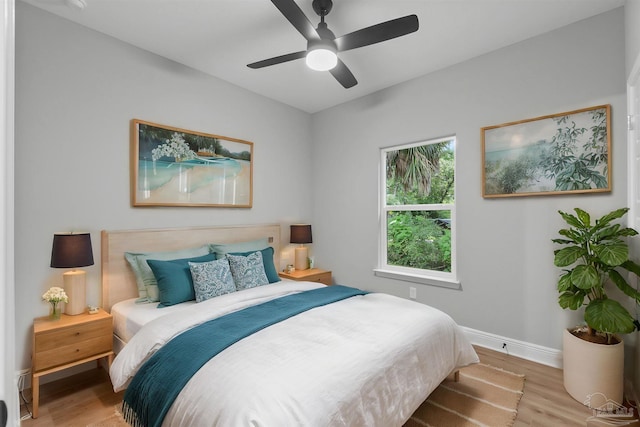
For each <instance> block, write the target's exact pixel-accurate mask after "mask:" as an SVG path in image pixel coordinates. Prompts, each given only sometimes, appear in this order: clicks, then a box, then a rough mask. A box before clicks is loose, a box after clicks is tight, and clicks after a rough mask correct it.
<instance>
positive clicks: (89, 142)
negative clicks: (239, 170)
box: [15, 2, 312, 369]
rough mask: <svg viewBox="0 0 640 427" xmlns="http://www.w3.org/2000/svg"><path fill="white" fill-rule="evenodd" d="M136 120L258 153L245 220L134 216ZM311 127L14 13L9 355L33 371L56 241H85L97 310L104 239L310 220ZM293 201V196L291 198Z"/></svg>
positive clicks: (165, 211)
mask: <svg viewBox="0 0 640 427" xmlns="http://www.w3.org/2000/svg"><path fill="white" fill-rule="evenodd" d="M132 118H139V119H143V120H148V121H151V122H155V123H161V124H165V125H169V126H175V127H181V128H185V129H191V130H196V131H201V132H207V133H213V134H218V135H225V136H229V137H234V138H239V139H244V140H248V141H252V142H254V188H253V190H254V200H253V208H252V209H220V208H132V207H131V206H130V203H129V123H130V120H131V119H132ZM309 126H310V116H309V115H308V114H307V113H303V112H301V111H299V110H296V109H293V108H290V107H288V106H285V105H283V104H280V103H277V102H274V101H271V100H269V99H267V98H264V97H261V96H258V95H256V94H254V93H251V92H248V91H246V90H244V89H241V88H238V87H236V86H233V85H231V84H228V83H226V82H223V81H220V80H217V79H215V78H212V77H209V76H207V75H204V74H201V73H199V72H196V71H194V70H192V69H189V68H186V67H184V66H181V65H179V64H177V63H174V62H171V61H169V60H166V59H164V58H161V57H159V56H156V55H153V54H151V53H148V52H145V51H142V50H139V49H137V48H134V47H132V46H130V45H127V44H124V43H121V42H119V41H117V40H115V39H113V38H111V37H108V36H105V35H102V34H100V33H97V32H94V31H91V30H88V29H86V28H84V27H81V26H78V25H75V24H72V23H70V22H68V21H66V20H62V19H60V18H58V17H56V16H54V15H51V14H48V13H46V12H43V11H41V10H40V9H37V8H34V7H31V6H29V5H26V4H25V3H24V2H17V10H16V130H15V141H16V159H15V169H16V177H15V182H16V200H15V212H16V224H15V235H16V243H15V259H16V265H15V267H16V304H17V307H18V309H17V310H16V348H17V350H16V351H17V356H16V357H17V358H16V365H17V366H16V367H17V369H24V368H27V367H29V366H30V351H31V344H30V329H31V322H32V319H33V318H34V317H37V316H43V315H46V314H47V313H48V307H47V304H46V303H45V302H42V301H41V295H42V294H43V293H44V292H45V291H46V290H47V289H48V288H49V287H50V286H54V285H60V283H61V281H62V273H63V272H64V270H60V269H52V268H49V262H50V256H51V243H52V238H53V233H54V232H56V231H70V230H87V231H90V232H91V235H92V240H93V250H94V258H95V260H96V265H95V266H92V267H88V268H86V271H87V274H88V276H87V288H88V289H87V302H88V303H89V304H99V303H100V276H99V274H100V263H99V260H100V234H99V233H100V230H102V229H130V228H153V227H179V226H192V225H193V226H199V225H219V224H222V225H228V224H248V223H282V224H283V225H284V227H283V233H284V234H286V235H285V236H283V237H284V238H288V227H287V226H288V224H290V223H291V222H299V221H309V220H310V219H311V197H310V195H309V193H308V189H309V188H310V187H311V176H310V174H309V170H310V169H312V165H311V161H310V159H311V155H310V150H311V143H310V134H309ZM291 194H295V195H296V196H295V197H291V196H290V195H291Z"/></svg>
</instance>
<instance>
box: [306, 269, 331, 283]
mask: <svg viewBox="0 0 640 427" xmlns="http://www.w3.org/2000/svg"><path fill="white" fill-rule="evenodd" d="M304 280H306V281H307V282H318V283H324V284H325V285H330V284H331V272H329V271H327V272H326V273H318V274H313V275H309V276H306V277H305V278H304Z"/></svg>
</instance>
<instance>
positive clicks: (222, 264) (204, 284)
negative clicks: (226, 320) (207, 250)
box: [189, 258, 236, 302]
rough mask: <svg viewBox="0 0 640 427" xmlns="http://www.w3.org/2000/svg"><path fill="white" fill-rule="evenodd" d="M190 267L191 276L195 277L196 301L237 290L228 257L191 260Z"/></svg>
mask: <svg viewBox="0 0 640 427" xmlns="http://www.w3.org/2000/svg"><path fill="white" fill-rule="evenodd" d="M189 269H190V270H191V277H193V290H194V291H195V293H196V302H202V301H206V300H208V299H210V298H213V297H217V296H219V295H224V294H229V293H231V292H235V291H236V285H235V283H233V276H232V275H231V270H230V268H229V260H228V259H226V258H222V259H217V260H215V261H209V262H199V263H194V262H190V263H189Z"/></svg>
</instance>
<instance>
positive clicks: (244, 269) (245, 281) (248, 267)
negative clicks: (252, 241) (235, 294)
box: [226, 251, 269, 291]
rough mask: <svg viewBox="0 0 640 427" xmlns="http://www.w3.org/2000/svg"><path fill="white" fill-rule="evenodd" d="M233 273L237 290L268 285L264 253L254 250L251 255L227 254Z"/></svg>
mask: <svg viewBox="0 0 640 427" xmlns="http://www.w3.org/2000/svg"><path fill="white" fill-rule="evenodd" d="M226 256H227V259H228V260H229V267H230V268H231V275H232V276H233V281H234V283H235V284H236V289H237V290H239V291H240V290H242V289H249V288H255V287H257V286H262V285H268V284H269V280H268V279H267V275H266V274H265V272H264V264H263V263H262V253H261V252H260V251H256V252H253V253H252V254H251V255H247V256H241V255H231V254H227V255H226Z"/></svg>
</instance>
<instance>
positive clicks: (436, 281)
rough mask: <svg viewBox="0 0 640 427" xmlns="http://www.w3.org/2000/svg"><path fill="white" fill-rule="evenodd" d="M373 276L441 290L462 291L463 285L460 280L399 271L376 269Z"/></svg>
mask: <svg viewBox="0 0 640 427" xmlns="http://www.w3.org/2000/svg"><path fill="white" fill-rule="evenodd" d="M373 274H375V275H376V276H378V277H385V278H387V279H396V280H404V281H405V282H413V283H420V284H423V285H430V286H437V287H440V288H448V289H456V290H462V285H461V284H460V282H459V281H458V280H453V279H451V280H450V279H444V278H441V277H433V276H421V275H417V274H410V273H403V272H399V271H391V270H381V269H378V268H376V269H374V270H373Z"/></svg>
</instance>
